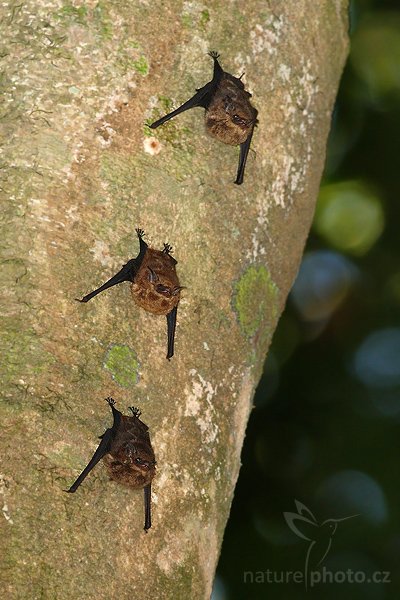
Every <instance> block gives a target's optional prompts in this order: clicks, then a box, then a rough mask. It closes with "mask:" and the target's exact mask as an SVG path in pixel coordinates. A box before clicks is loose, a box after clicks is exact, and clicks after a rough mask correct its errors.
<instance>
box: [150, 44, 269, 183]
mask: <svg viewBox="0 0 400 600" xmlns="http://www.w3.org/2000/svg"><path fill="white" fill-rule="evenodd" d="M209 55H210V56H211V58H212V59H213V60H214V74H213V78H212V80H211V81H210V82H209V83H207V84H206V85H205V86H203V87H202V88H200V89H199V90H197V91H196V93H195V95H194V96H193V97H192V98H190V100H188V101H187V102H185V103H184V104H182V106H180V107H179V108H177V109H176V110H174V111H172V112H171V113H169V114H168V115H165V116H164V117H162V118H161V119H158V121H155V122H154V123H152V124H151V125H150V127H151V128H152V129H156V128H157V127H159V126H160V125H162V124H163V123H165V122H166V121H169V119H172V117H175V116H176V115H179V114H180V113H182V112H185V111H186V110H189V109H191V108H195V107H196V106H201V107H203V108H205V109H206V113H205V126H206V130H207V131H208V133H209V134H210V135H212V136H213V137H215V138H217V139H218V140H220V141H221V142H223V143H224V144H229V145H231V146H237V145H239V144H240V155H239V166H238V170H237V175H236V180H235V183H237V184H238V185H240V184H241V183H243V176H244V170H245V166H246V161H247V155H248V153H249V150H250V143H251V138H252V137H253V131H254V127H255V126H256V125H257V123H258V120H257V114H258V113H257V110H256V109H255V108H254V106H252V105H251V103H250V100H249V98H251V94H250V93H249V92H246V90H245V89H244V85H243V83H242V81H241V79H240V78H238V77H234V76H233V75H231V74H230V73H226V71H223V70H222V68H221V65H220V64H219V62H218V58H219V54H217V53H216V52H210V53H209Z"/></svg>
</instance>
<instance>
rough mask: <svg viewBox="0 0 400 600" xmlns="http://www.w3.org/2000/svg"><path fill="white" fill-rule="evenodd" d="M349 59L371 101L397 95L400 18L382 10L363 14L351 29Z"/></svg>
mask: <svg viewBox="0 0 400 600" xmlns="http://www.w3.org/2000/svg"><path fill="white" fill-rule="evenodd" d="M350 62H351V65H352V67H353V69H354V70H355V72H356V73H357V75H358V77H359V78H360V79H361V80H362V81H363V83H364V84H365V85H366V87H367V90H368V96H369V100H370V102H371V103H373V104H382V103H385V101H386V100H387V99H388V98H394V99H397V101H398V99H399V97H400V69H399V65H400V19H399V16H398V15H397V14H394V13H390V12H382V13H381V14H378V13H377V12H375V13H374V15H373V16H372V15H370V16H366V17H365V18H364V19H363V20H362V22H361V23H360V25H359V27H357V30H356V31H355V33H354V36H353V40H352V49H351V53H350Z"/></svg>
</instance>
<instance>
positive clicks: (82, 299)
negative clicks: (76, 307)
mask: <svg viewBox="0 0 400 600" xmlns="http://www.w3.org/2000/svg"><path fill="white" fill-rule="evenodd" d="M75 300H76V301H77V302H87V300H86V298H75Z"/></svg>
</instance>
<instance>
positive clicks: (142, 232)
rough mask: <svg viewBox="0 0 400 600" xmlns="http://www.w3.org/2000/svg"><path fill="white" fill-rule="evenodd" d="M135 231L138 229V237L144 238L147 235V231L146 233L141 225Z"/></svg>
mask: <svg viewBox="0 0 400 600" xmlns="http://www.w3.org/2000/svg"><path fill="white" fill-rule="evenodd" d="M135 231H136V233H137V235H138V238H143V237H144V236H145V233H144V230H143V229H140V228H139V227H136V229H135Z"/></svg>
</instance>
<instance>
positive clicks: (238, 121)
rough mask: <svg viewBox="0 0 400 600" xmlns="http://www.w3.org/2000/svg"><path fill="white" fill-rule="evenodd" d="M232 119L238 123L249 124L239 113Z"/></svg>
mask: <svg viewBox="0 0 400 600" xmlns="http://www.w3.org/2000/svg"><path fill="white" fill-rule="evenodd" d="M232 121H233V122H234V123H236V125H247V123H246V121H245V120H244V119H242V117H239V115H233V117H232Z"/></svg>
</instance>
